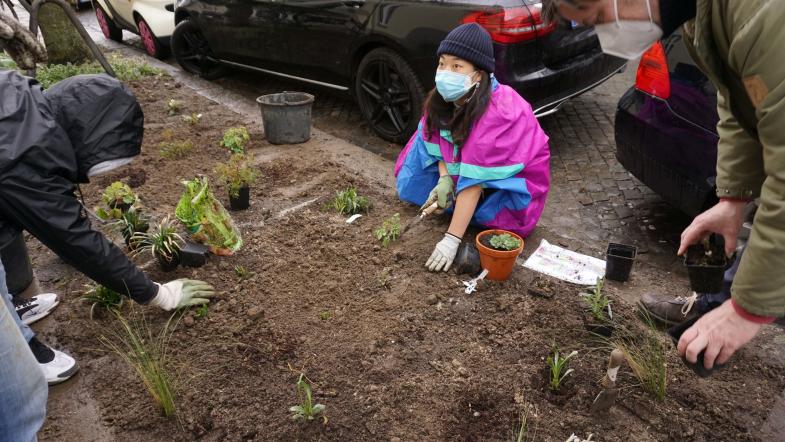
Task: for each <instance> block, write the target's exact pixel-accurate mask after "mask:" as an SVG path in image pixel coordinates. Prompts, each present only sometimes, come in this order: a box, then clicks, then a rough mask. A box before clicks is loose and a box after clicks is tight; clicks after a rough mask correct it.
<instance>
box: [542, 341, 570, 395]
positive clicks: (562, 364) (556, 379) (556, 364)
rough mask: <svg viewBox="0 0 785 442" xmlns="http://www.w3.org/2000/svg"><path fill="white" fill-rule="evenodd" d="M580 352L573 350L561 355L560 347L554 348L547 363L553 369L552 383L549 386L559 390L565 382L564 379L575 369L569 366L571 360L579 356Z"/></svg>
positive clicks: (553, 389) (552, 389)
mask: <svg viewBox="0 0 785 442" xmlns="http://www.w3.org/2000/svg"><path fill="white" fill-rule="evenodd" d="M577 355H578V352H577V351H573V352H572V353H570V354H568V355H567V356H566V357H562V356H561V355H559V349H554V351H553V355H551V356H548V359H547V361H546V362H547V363H548V367H550V370H551V376H550V383H549V385H548V387H549V388H550V389H551V391H559V390H560V389H561V387H562V384H563V383H564V380H565V379H566V378H567V376H569V375H570V374H572V372H574V371H575V370H574V369H572V368H567V367H568V363H569V360H570V359H572V358H573V357H575V356H577Z"/></svg>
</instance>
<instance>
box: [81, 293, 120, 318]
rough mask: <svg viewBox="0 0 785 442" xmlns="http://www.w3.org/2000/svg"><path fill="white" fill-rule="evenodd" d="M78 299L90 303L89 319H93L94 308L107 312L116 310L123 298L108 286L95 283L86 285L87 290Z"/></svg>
mask: <svg viewBox="0 0 785 442" xmlns="http://www.w3.org/2000/svg"><path fill="white" fill-rule="evenodd" d="M80 299H81V300H82V301H84V302H89V303H90V319H93V318H94V317H95V310H96V308H98V309H99V310H103V311H108V312H114V311H118V310H119V309H120V307H122V306H123V301H124V299H125V298H124V297H123V295H121V294H119V293H117V292H116V291H114V290H112V289H110V288H107V287H104V286H102V285H100V284H95V285H90V286H87V291H86V292H85V294H84V296H82V297H81V298H80Z"/></svg>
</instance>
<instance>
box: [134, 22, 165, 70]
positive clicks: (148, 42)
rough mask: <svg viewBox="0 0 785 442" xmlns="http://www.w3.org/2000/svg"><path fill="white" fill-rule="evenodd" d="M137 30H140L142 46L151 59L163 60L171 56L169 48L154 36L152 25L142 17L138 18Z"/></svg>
mask: <svg viewBox="0 0 785 442" xmlns="http://www.w3.org/2000/svg"><path fill="white" fill-rule="evenodd" d="M136 28H137V29H139V36H140V37H141V38H142V46H144V50H145V52H147V55H149V56H151V57H155V58H157V59H159V60H163V59H165V58H166V57H168V56H169V47H167V46H166V45H165V44H163V43H161V40H159V39H158V37H156V36H155V34H153V31H152V30H151V29H150V25H148V24H147V22H146V21H144V19H143V18H142V17H139V18H137V20H136Z"/></svg>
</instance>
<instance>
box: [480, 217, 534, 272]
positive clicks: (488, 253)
mask: <svg viewBox="0 0 785 442" xmlns="http://www.w3.org/2000/svg"><path fill="white" fill-rule="evenodd" d="M503 233H507V234H508V235H510V236H512V237H514V238H516V239H518V241H520V242H521V245H520V247H518V248H517V249H515V250H496V249H492V248H490V247H487V246H486V245H484V244H483V243H482V242H480V240H481V239H482V238H483V237H485V236H489V235H490V236H492V235H501V234H503ZM474 241H475V243H476V245H477V251H478V252H479V253H480V265H482V268H483V269H485V270H487V271H488V276H486V277H485V279H492V280H494V281H504V280H506V279H507V278H509V277H510V274H511V273H512V270H513V268H515V261H516V260H517V259H518V255H520V254H521V252H522V251H523V238H521V237H520V236H518V235H516V234H514V233H512V232H510V231H507V230H501V229H494V230H485V231H484V232H480V234H479V235H477V238H476V239H475V240H474Z"/></svg>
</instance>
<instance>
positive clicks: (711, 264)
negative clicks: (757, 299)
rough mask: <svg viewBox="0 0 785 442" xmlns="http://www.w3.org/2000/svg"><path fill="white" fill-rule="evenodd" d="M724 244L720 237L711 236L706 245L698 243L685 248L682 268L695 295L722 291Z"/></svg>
mask: <svg viewBox="0 0 785 442" xmlns="http://www.w3.org/2000/svg"><path fill="white" fill-rule="evenodd" d="M727 265H728V258H727V257H726V256H725V243H724V241H723V239H722V237H721V236H716V235H711V237H710V238H709V242H708V248H707V247H706V245H704V244H702V243H699V244H694V245H691V246H690V247H689V248H687V254H686V256H685V257H684V267H686V268H687V275H689V277H690V288H691V289H692V291H694V292H695V293H718V292H720V291H722V283H723V279H724V276H725V267H726V266H727Z"/></svg>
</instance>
